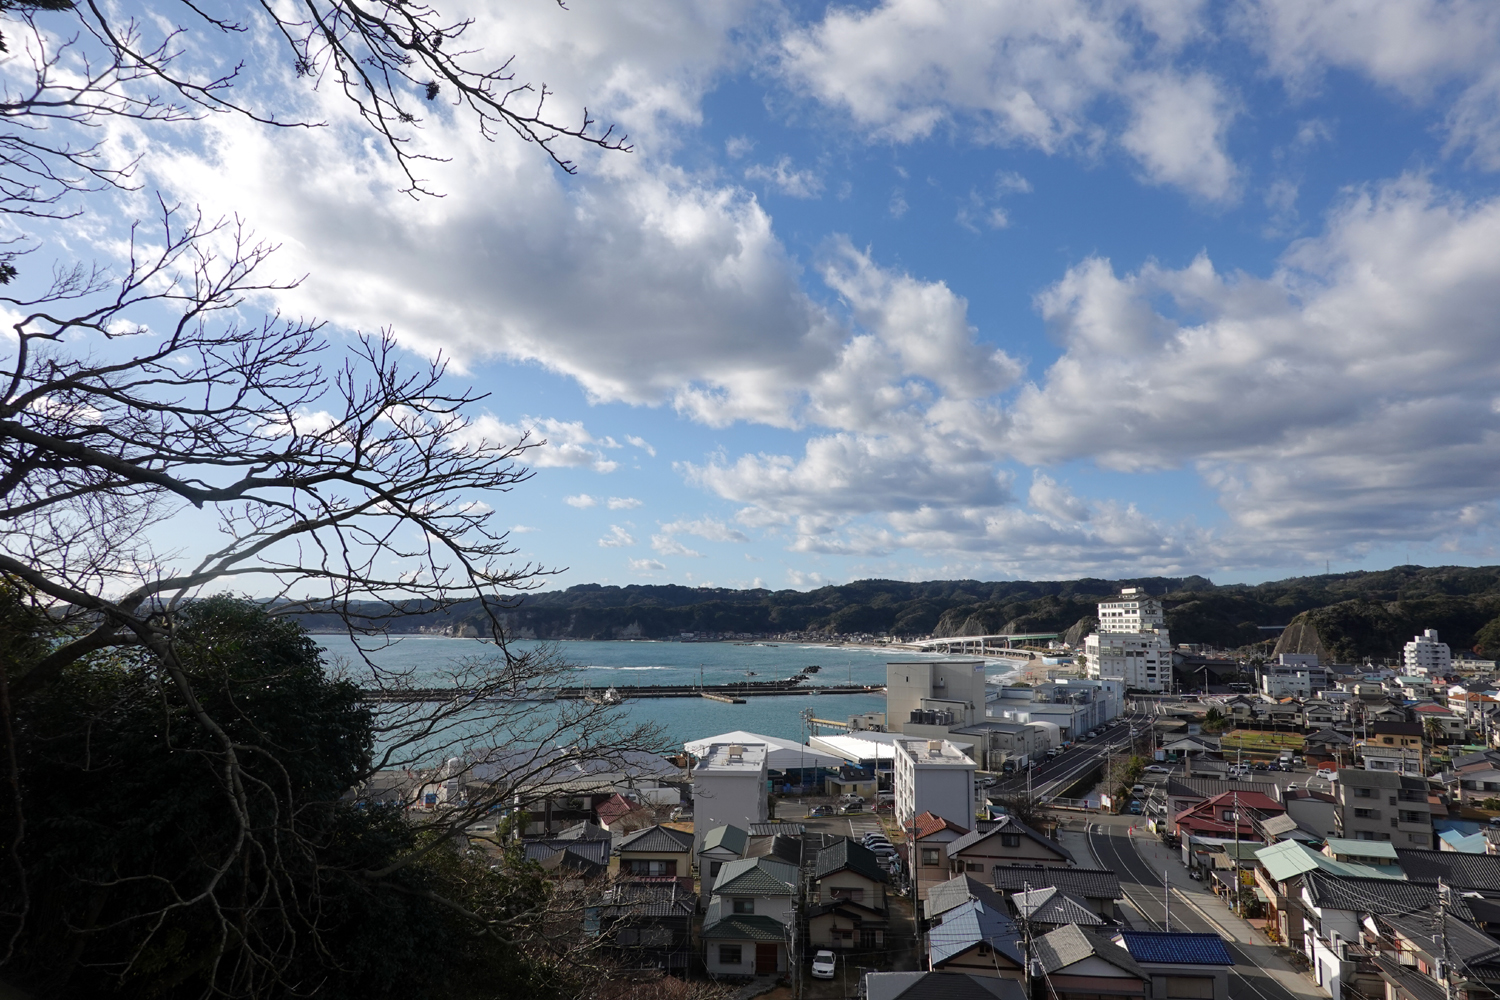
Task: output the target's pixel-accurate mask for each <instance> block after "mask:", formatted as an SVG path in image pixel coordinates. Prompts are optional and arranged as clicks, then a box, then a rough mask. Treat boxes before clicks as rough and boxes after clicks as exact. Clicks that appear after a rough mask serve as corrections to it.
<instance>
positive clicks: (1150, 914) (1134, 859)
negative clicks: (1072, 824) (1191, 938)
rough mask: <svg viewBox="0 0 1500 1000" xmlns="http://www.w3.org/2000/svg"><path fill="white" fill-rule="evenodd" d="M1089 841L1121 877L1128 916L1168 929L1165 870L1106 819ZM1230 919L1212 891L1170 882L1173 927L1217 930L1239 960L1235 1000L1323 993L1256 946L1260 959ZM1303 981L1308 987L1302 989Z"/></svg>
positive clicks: (1298, 998) (1293, 999)
mask: <svg viewBox="0 0 1500 1000" xmlns="http://www.w3.org/2000/svg"><path fill="white" fill-rule="evenodd" d="M1088 841H1089V848H1090V849H1091V850H1092V851H1093V853H1094V857H1095V858H1096V859H1097V860H1098V862H1099V864H1100V865H1102V866H1103V867H1105V868H1109V869H1111V870H1113V871H1114V872H1115V874H1116V875H1118V876H1119V878H1120V888H1121V890H1122V891H1123V892H1124V893H1125V898H1126V900H1127V901H1128V902H1129V904H1130V907H1131V908H1133V909H1134V911H1135V913H1132V914H1131V916H1130V920H1131V923H1132V924H1134V925H1136V926H1141V925H1142V922H1144V926H1141V929H1143V930H1166V929H1168V928H1167V926H1166V921H1167V906H1166V904H1165V902H1164V897H1163V891H1164V886H1163V882H1164V878H1163V876H1164V875H1165V874H1166V873H1165V872H1164V871H1163V870H1161V869H1158V868H1153V867H1152V865H1151V864H1150V863H1149V862H1148V861H1146V859H1145V858H1143V857H1141V855H1140V853H1139V852H1138V851H1137V850H1136V848H1135V845H1134V844H1133V843H1132V842H1131V837H1130V833H1129V829H1128V828H1127V827H1120V826H1114V825H1111V824H1107V823H1090V824H1089V831H1088ZM1175 863H1176V862H1174V861H1167V862H1166V864H1167V865H1172V864H1175ZM1137 914H1138V915H1137ZM1227 918H1228V914H1227V912H1226V911H1225V908H1224V904H1223V903H1222V902H1220V900H1219V898H1218V897H1217V896H1214V895H1213V894H1212V893H1210V892H1208V891H1206V890H1201V889H1196V888H1194V889H1187V890H1184V889H1183V888H1182V887H1181V886H1178V885H1177V884H1175V882H1174V883H1173V884H1172V885H1171V928H1170V929H1171V930H1174V931H1197V932H1202V933H1208V934H1217V935H1219V937H1221V938H1223V939H1224V944H1225V946H1227V947H1228V948H1229V954H1230V955H1231V956H1232V957H1233V958H1234V960H1235V963H1236V965H1235V967H1234V968H1233V969H1232V970H1231V972H1230V980H1229V994H1230V996H1232V997H1235V998H1236V1000H1250V998H1258V1000H1308V998H1309V997H1317V996H1323V994H1320V993H1319V992H1318V991H1317V989H1316V988H1315V987H1314V986H1313V985H1312V984H1311V983H1308V982H1306V981H1305V980H1303V979H1302V978H1301V977H1300V976H1297V974H1296V973H1295V972H1293V971H1292V970H1291V968H1290V967H1289V966H1286V965H1285V963H1283V962H1281V961H1280V959H1273V958H1272V957H1271V955H1270V954H1269V951H1268V949H1264V948H1261V947H1256V948H1255V950H1256V951H1264V952H1266V954H1263V955H1261V956H1260V957H1259V960H1258V959H1257V957H1256V956H1254V955H1252V954H1251V953H1250V951H1249V950H1248V949H1247V947H1246V946H1245V945H1244V943H1243V942H1239V941H1236V939H1235V937H1236V936H1235V935H1234V934H1232V933H1231V932H1230V930H1229V928H1228V927H1226V926H1225V922H1224V921H1225V920H1226V919H1227ZM1268 965H1271V966H1276V967H1279V968H1278V975H1279V976H1281V977H1282V978H1281V979H1278V978H1277V976H1276V975H1272V973H1271V970H1270V968H1268ZM1283 979H1291V980H1292V981H1293V982H1295V983H1296V984H1297V985H1298V986H1299V989H1298V990H1297V991H1296V992H1293V991H1292V990H1290V989H1288V988H1287V986H1286V985H1285V983H1284V982H1283V981H1282V980H1283ZM1304 984H1305V989H1304V988H1301V987H1302V986H1303V985H1304Z"/></svg>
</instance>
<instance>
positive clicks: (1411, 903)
mask: <svg viewBox="0 0 1500 1000" xmlns="http://www.w3.org/2000/svg"><path fill="white" fill-rule="evenodd" d="M1302 885H1303V888H1305V889H1306V890H1307V896H1308V899H1310V900H1311V901H1312V904H1313V905H1314V906H1316V907H1318V908H1320V909H1322V908H1325V907H1326V908H1328V909H1332V910H1354V911H1357V912H1361V913H1364V912H1369V913H1401V912H1410V911H1413V910H1425V909H1427V908H1429V907H1431V906H1432V901H1433V897H1434V896H1435V894H1436V892H1437V886H1436V885H1435V884H1433V883H1430V882H1404V881H1400V880H1392V879H1386V878H1341V877H1339V876H1337V875H1330V874H1328V873H1327V872H1322V871H1315V872H1308V873H1307V878H1306V879H1305V880H1304V881H1303V883H1302Z"/></svg>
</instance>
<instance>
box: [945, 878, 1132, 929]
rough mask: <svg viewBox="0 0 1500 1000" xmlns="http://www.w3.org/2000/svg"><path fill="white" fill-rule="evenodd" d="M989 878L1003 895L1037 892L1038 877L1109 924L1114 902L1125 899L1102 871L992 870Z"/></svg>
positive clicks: (1115, 910) (1116, 911) (1114, 911)
mask: <svg viewBox="0 0 1500 1000" xmlns="http://www.w3.org/2000/svg"><path fill="white" fill-rule="evenodd" d="M990 875H991V882H992V883H993V884H994V886H995V891H996V892H1003V893H1006V894H1007V895H1014V894H1015V893H1018V892H1030V891H1032V890H1033V889H1036V888H1038V884H1037V883H1038V876H1041V877H1042V878H1045V879H1046V882H1047V884H1048V885H1050V886H1053V887H1055V888H1057V889H1059V890H1061V891H1063V892H1065V893H1067V894H1068V895H1069V896H1073V897H1075V898H1077V899H1081V900H1083V901H1084V902H1085V903H1087V904H1088V906H1089V909H1091V910H1093V911H1094V912H1095V913H1097V914H1099V915H1100V916H1102V917H1105V918H1106V919H1109V920H1115V921H1117V920H1119V918H1120V913H1119V909H1118V907H1117V905H1116V901H1117V900H1121V899H1124V898H1125V895H1124V893H1122V892H1121V891H1120V878H1119V876H1118V875H1116V874H1115V873H1114V872H1112V871H1109V870H1108V869H1104V868H1048V869H1047V870H1046V871H1045V872H1039V871H1037V869H1035V868H1032V869H1026V868H1010V867H1006V868H996V869H995V870H994V871H992V872H991V873H990ZM954 877H955V878H957V877H958V876H954ZM966 877H967V876H966Z"/></svg>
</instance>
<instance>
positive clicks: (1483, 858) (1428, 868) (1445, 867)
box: [1396, 849, 1500, 892]
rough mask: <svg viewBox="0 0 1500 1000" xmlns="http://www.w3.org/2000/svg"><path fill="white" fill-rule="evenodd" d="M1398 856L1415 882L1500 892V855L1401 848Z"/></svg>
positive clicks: (1409, 876) (1404, 868)
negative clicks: (1440, 882) (1439, 882)
mask: <svg viewBox="0 0 1500 1000" xmlns="http://www.w3.org/2000/svg"><path fill="white" fill-rule="evenodd" d="M1396 858H1397V860H1398V861H1399V862H1400V864H1401V869H1402V870H1403V871H1404V872H1406V877H1407V878H1409V879H1411V880H1412V881H1414V882H1437V881H1439V880H1441V881H1442V882H1443V884H1444V885H1448V886H1451V887H1453V888H1454V889H1460V890H1465V891H1475V892H1500V855H1496V854H1465V853H1461V852H1458V851H1414V850H1403V849H1398V850H1397V851H1396Z"/></svg>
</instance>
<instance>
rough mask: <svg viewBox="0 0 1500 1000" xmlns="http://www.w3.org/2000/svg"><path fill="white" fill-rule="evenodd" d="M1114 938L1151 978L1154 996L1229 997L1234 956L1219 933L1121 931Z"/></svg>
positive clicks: (1213, 999)
mask: <svg viewBox="0 0 1500 1000" xmlns="http://www.w3.org/2000/svg"><path fill="white" fill-rule="evenodd" d="M1114 941H1115V943H1116V944H1119V945H1122V946H1123V947H1124V948H1125V950H1126V951H1128V952H1129V953H1130V957H1131V958H1133V959H1135V962H1136V964H1137V965H1138V966H1139V967H1140V968H1141V971H1143V972H1144V973H1146V974H1147V975H1148V976H1149V977H1150V979H1151V996H1154V997H1193V998H1195V1000H1229V970H1230V968H1231V967H1232V966H1233V965H1234V959H1233V958H1232V957H1231V956H1230V954H1229V949H1228V948H1227V947H1225V945H1224V940H1223V939H1222V938H1221V937H1219V935H1217V934H1184V933H1179V932H1176V931H1118V932H1116V933H1115V935H1114Z"/></svg>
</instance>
